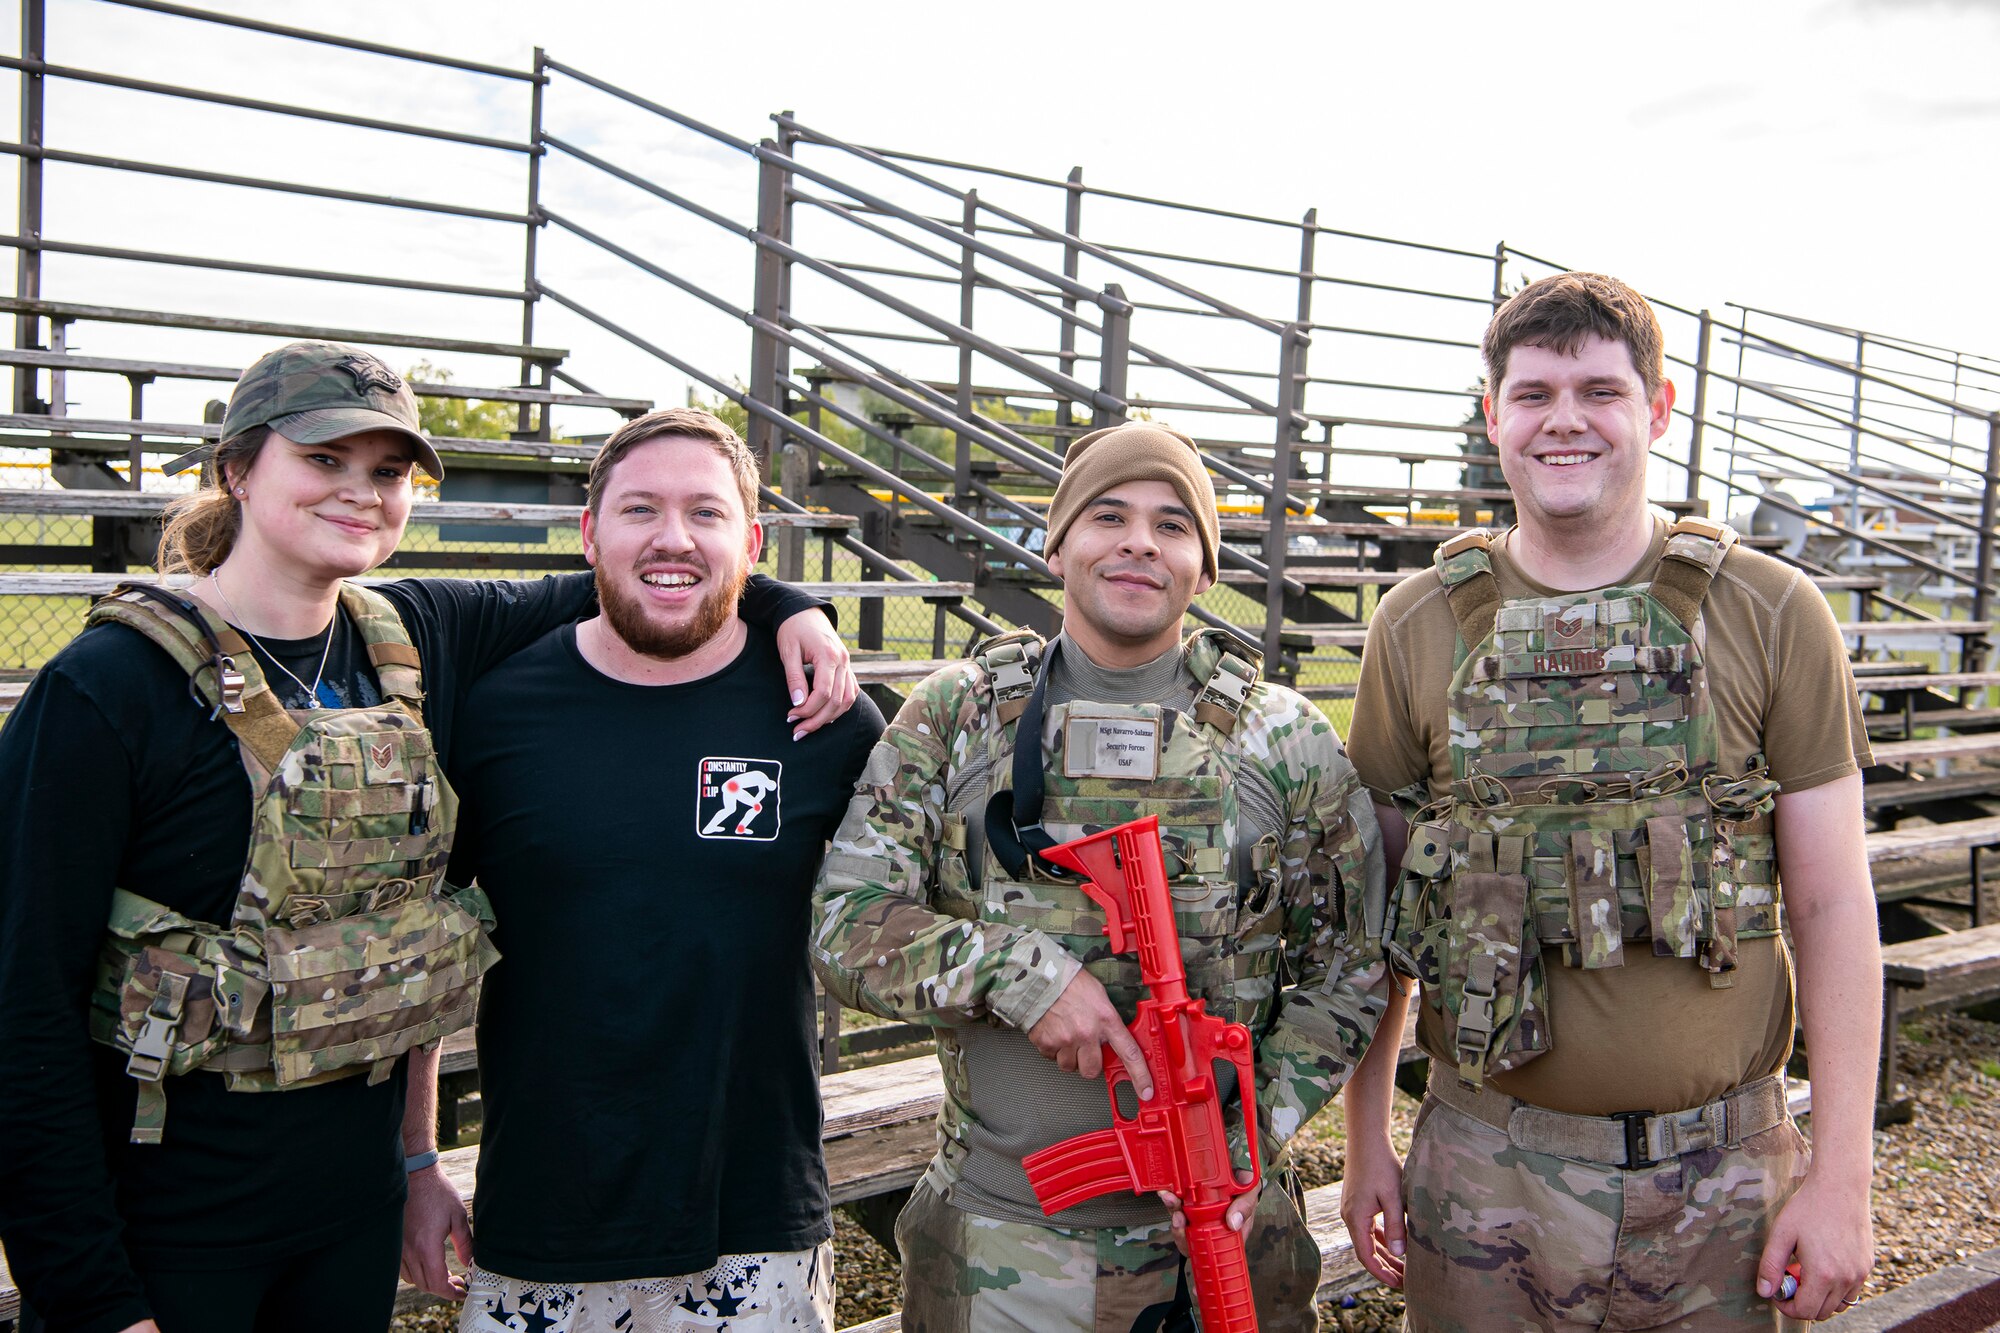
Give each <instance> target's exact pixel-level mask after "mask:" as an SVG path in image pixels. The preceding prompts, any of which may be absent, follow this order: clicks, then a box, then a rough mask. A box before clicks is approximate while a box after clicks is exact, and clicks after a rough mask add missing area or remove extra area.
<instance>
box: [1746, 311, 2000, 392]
mask: <svg viewBox="0 0 2000 1333" xmlns="http://www.w3.org/2000/svg"><path fill="white" fill-rule="evenodd" d="M1723 304H1724V305H1726V306H1728V307H1729V308H1730V309H1732V310H1741V311H1744V312H1746V313H1748V314H1752V315H1763V316H1765V317H1766V318H1769V319H1782V320H1784V321H1785V322H1786V323H1788V324H1798V325H1801V326H1802V327H1805V328H1809V329H1818V330H1820V331H1821V332H1822V333H1837V334H1840V335H1841V336H1843V337H1847V338H1866V339H1868V340H1869V341H1871V342H1877V343H1880V344H1882V345H1883V346H1884V347H1895V348H1899V349H1901V350H1903V351H1906V352H1908V353H1909V354H1910V355H1912V356H1925V357H1926V359H1927V360H1932V361H1945V358H1944V357H1942V356H1935V355H1927V354H1929V353H1937V352H1949V353H1951V354H1952V356H1953V357H1954V358H1962V357H1970V358H1972V359H1973V360H1976V361H1984V362H1986V363H1987V364H1988V365H1991V366H1993V367H1994V369H1993V370H1990V371H1989V370H1985V369H1984V368H1979V367H1975V369H1979V371H1980V373H1981V374H1991V375H2000V358H1995V357H1990V356H1986V355H1984V354H1983V353H1979V352H1966V351H1961V350H1960V349H1958V348H1956V347H1945V346H1943V345H1942V344H1939V343H1927V342H1924V341H1922V340H1920V339H1916V338H1905V337H1902V336H1901V335H1899V334H1893V333H1873V332H1870V331H1869V330H1867V329H1852V328H1848V327H1847V326H1846V325H1844V324H1832V323H1828V322H1827V321H1825V320H1818V319H1807V318H1806V317H1804V316H1803V315H1788V314H1786V313H1785V312H1784V311H1782V310H1767V309H1765V308H1763V307H1762V306H1754V305H1745V304H1743V303H1742V302H1740V301H1725V302H1723ZM1946 364H1948V365H1949V364H1952V362H1948V361H1947V362H1946Z"/></svg>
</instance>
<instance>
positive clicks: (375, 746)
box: [361, 734, 410, 787]
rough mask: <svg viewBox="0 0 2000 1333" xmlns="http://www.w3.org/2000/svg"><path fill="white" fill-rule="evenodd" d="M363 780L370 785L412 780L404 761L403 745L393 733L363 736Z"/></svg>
mask: <svg viewBox="0 0 2000 1333" xmlns="http://www.w3.org/2000/svg"><path fill="white" fill-rule="evenodd" d="M361 753H362V760H363V762H362V766H361V770H362V773H363V775H364V776H363V779H362V780H363V781H364V782H366V783H367V784H368V785H369V786H371V787H375V786H380V785H382V784H384V783H406V782H408V781H409V780H410V774H409V770H408V768H407V767H406V766H405V765H404V763H403V747H402V746H401V745H399V744H398V743H397V741H396V737H395V736H394V735H393V734H391V735H387V736H363V737H362V738H361Z"/></svg>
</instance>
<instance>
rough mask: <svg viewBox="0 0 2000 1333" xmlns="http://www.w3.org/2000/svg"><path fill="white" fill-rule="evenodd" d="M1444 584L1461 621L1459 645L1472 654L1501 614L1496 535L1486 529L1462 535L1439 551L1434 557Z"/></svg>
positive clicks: (1454, 616)
mask: <svg viewBox="0 0 2000 1333" xmlns="http://www.w3.org/2000/svg"><path fill="white" fill-rule="evenodd" d="M1433 560H1434V561H1435V563H1436V565H1437V572H1438V578H1439V580H1440V581H1442V582H1443V584H1444V595H1445V603H1446V605H1448V606H1450V607H1451V615H1452V619H1453V620H1456V621H1457V622H1458V638H1459V642H1461V643H1462V644H1464V645H1465V650H1466V651H1467V652H1470V651H1471V650H1472V649H1473V648H1475V647H1477V646H1478V645H1479V644H1481V643H1484V642H1485V641H1486V639H1487V638H1488V637H1489V636H1491V635H1492V633H1493V623H1494V620H1495V618H1496V617H1497V616H1498V615H1499V614H1500V580H1499V579H1498V578H1497V577H1496V576H1495V575H1494V573H1493V534H1492V533H1490V532H1488V531H1486V529H1484V528H1474V529H1472V530H1471V531H1470V532H1462V533H1460V534H1459V535H1458V536H1456V537H1453V538H1452V539H1451V540H1450V541H1448V542H1445V543H1443V544H1442V545H1440V546H1439V547H1438V548H1437V554H1436V555H1435V556H1434V557H1433Z"/></svg>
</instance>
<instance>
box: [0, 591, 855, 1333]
mask: <svg viewBox="0 0 2000 1333" xmlns="http://www.w3.org/2000/svg"><path fill="white" fill-rule="evenodd" d="M376 590H377V591H378V592H380V593H382V594H383V595H384V596H385V597H387V598H388V599H389V600H390V601H391V602H392V603H393V604H394V605H395V607H396V610H397V611H398V613H399V614H400V615H401V617H402V620H403V624H404V627H405V629H406V630H407V631H408V633H409V635H410V638H411V641H412V642H413V643H414V644H415V645H416V647H417V649H418V651H419V653H420V654H421V655H422V658H423V674H424V688H425V692H426V698H425V704H424V709H425V721H426V722H427V724H428V725H429V727H430V729H431V732H432V735H433V738H434V740H435V743H436V746H437V750H438V752H439V754H440V755H442V756H444V760H445V767H446V773H447V777H448V776H449V773H450V766H451V757H450V756H451V746H452V740H451V738H452V727H453V722H454V720H455V718H456V715H457V713H458V710H459V707H460V705H461V703H462V701H463V699H464V696H465V694H466V692H467V690H468V689H469V688H470V686H471V684H472V683H473V682H474V681H475V680H477V679H478V678H479V676H481V675H482V674H483V673H484V672H485V671H487V670H488V669H489V668H490V667H492V666H494V665H495V664H497V663H498V662H500V661H502V660H503V659H505V658H506V657H508V656H509V655H510V654H512V653H514V652H515V651H517V650H519V649H520V648H522V647H524V646H526V645H528V644H530V643H532V642H534V641H535V640H536V639H537V638H539V637H541V636H542V635H543V634H544V633H546V632H547V631H548V630H549V629H551V628H552V627H554V626H556V625H559V624H563V623H565V622H568V621H571V620H574V619H576V618H577V617H579V616H580V615H582V614H584V613H586V612H587V611H588V610H589V609H590V607H591V606H592V603H593V600H594V594H593V591H592V580H591V576H590V575H588V574H575V575H565V576H560V577H555V578H547V579H542V580H538V581H535V582H529V583H509V582H500V581H475V580H468V579H408V580H400V581H397V582H393V583H387V584H380V585H377V587H376ZM815 605H820V603H817V602H815V601H813V600H812V599H810V598H807V597H805V596H804V595H803V594H799V593H797V592H795V591H793V590H791V589H788V588H786V587H785V586H784V585H782V584H777V583H774V582H772V581H770V580H768V579H763V578H757V579H754V580H753V581H752V583H751V585H750V587H749V588H748V589H747V590H746V593H745V597H744V602H743V607H742V609H743V613H744V615H745V616H746V617H747V618H749V619H751V620H753V621H756V622H758V623H761V624H769V625H775V624H777V623H779V622H780V621H781V620H782V619H783V618H784V617H785V616H787V615H789V614H791V613H793V612H796V611H798V610H802V609H805V608H807V607H809V606H815ZM326 643H327V641H326V639H325V637H324V636H321V635H314V636H313V637H311V638H310V639H307V640H292V641H286V640H275V641H274V640H265V641H264V645H263V646H264V647H266V648H268V649H269V650H270V656H268V657H267V656H265V655H264V654H262V653H260V654H259V659H260V660H259V665H260V666H261V667H262V669H263V671H264V673H265V675H266V677H267V678H268V679H269V680H270V682H271V684H272V687H273V689H275V690H277V691H278V693H279V695H280V697H281V699H282V701H283V702H284V703H285V704H286V706H288V707H302V706H304V702H305V700H304V691H303V689H301V688H300V687H299V686H298V685H296V684H294V683H293V682H292V681H291V680H290V679H288V678H287V676H286V675H285V673H284V672H283V671H279V670H275V669H273V666H272V659H273V658H275V660H276V661H277V662H279V663H281V664H282V665H283V666H284V667H286V668H288V669H289V670H290V671H291V672H292V673H293V674H294V675H296V676H297V677H299V678H300V679H301V680H303V681H305V682H308V683H310V682H312V681H313V680H314V679H315V676H314V673H315V672H316V671H318V670H319V668H320V660H321V653H322V647H323V645H326ZM325 652H326V665H325V672H324V677H323V680H324V685H323V688H322V697H323V698H324V697H326V696H328V695H330V696H331V697H332V699H333V700H334V701H336V702H338V703H339V705H340V706H342V707H360V706H366V705H369V704H371V703H375V702H378V701H379V699H380V693H379V688H378V686H377V683H376V680H375V676H374V673H373V671H372V670H371V669H370V668H369V666H368V659H367V651H366V647H365V645H364V643H363V642H362V639H361V636H360V634H359V632H358V631H356V630H355V629H354V627H353V625H352V624H351V623H350V622H349V621H348V620H347V618H346V617H345V616H336V617H335V621H334V631H333V636H332V642H331V644H330V646H327V647H326V648H325ZM548 702H549V706H550V707H552V708H560V707H561V703H560V701H558V700H550V701H548ZM780 703H782V700H781V701H780ZM253 795H254V793H252V792H251V790H250V784H249V778H248V775H247V774H246V772H245V770H244V768H243V762H242V760H241V758H240V757H239V754H238V750H237V747H236V743H235V741H234V739H233V737H232V735H231V733H230V732H229V730H228V728H227V727H226V726H225V725H224V724H223V723H222V722H221V721H219V720H213V721H212V720H210V718H209V709H208V707H207V706H206V705H198V704H197V703H196V702H195V701H194V700H193V699H192V697H191V696H190V693H189V690H188V681H187V677H186V676H185V675H183V674H182V673H181V671H180V669H179V668H178V667H176V666H175V665H174V664H173V662H172V661H171V659H169V658H168V656H167V655H166V654H165V653H164V652H162V651H161V650H160V649H159V648H158V647H156V646H155V645H153V644H152V643H150V642H149V641H147V640H146V639H145V638H143V637H142V636H141V635H139V634H138V633H137V632H135V631H133V630H130V629H127V628H125V627H123V626H120V625H103V626H98V627H94V628H92V629H89V630H87V631H85V632H84V633H83V634H81V635H79V636H78V637H77V638H76V639H75V640H74V641H73V642H72V643H71V644H69V646H67V647H66V648H64V649H63V650H62V651H61V652H60V653H58V654H57V655H56V657H55V658H54V659H52V660H51V661H50V662H49V663H48V665H47V666H46V667H44V668H43V670H42V671H41V673H40V674H39V675H38V676H37V677H36V678H35V680H34V682H33V684H31V685H30V686H29V688H28V690H27V691H26V692H25V694H24V695H23V697H22V699H21V702H20V705H19V706H18V707H17V708H16V709H15V711H14V714H13V716H12V717H11V718H10V719H9V720H8V722H7V724H6V726H5V728H4V729H0V1016H4V1017H0V1033H4V1036H0V1241H4V1243H5V1246H6V1251H7V1257H8V1263H9V1266H10V1267H11V1269H12V1271H13V1276H14V1280H15V1282H16V1283H17V1284H18V1285H19V1287H20V1289H21V1292H22V1296H23V1298H24V1301H25V1303H26V1304H27V1305H28V1306H30V1307H31V1308H33V1309H34V1310H35V1311H36V1313H37V1314H38V1315H40V1316H41V1317H42V1318H43V1320H45V1321H46V1322H47V1324H48V1325H49V1327H50V1328H51V1330H59V1331H62V1333H70V1331H72V1330H73V1331H74V1333H100V1331H109V1330H117V1329H122V1328H124V1327H125V1326H127V1325H129V1324H131V1323H134V1322H136V1321H138V1320H141V1319H144V1318H147V1317H148V1314H149V1312H148V1310H147V1306H146V1303H145V1299H144V1296H143V1293H142V1289H141V1285H140V1281H139V1278H138V1276H137V1271H136V1270H137V1269H138V1268H141V1267H159V1268H175V1269H204V1268H225V1267H232V1266H237V1265H243V1264H251V1263H258V1262H263V1261H265V1260H268V1259H271V1258H276V1257H280V1256H282V1255H284V1254H286V1253H291V1252H297V1251H302V1250H305V1249H309V1248H312V1247H315V1246H317V1245H320V1244H323V1243H325V1242H326V1241H327V1240H329V1239H330V1238H332V1237H334V1236H336V1235H338V1234H339V1233H340V1232H341V1231H342V1230H343V1229H344V1228H345V1227H347V1226H349V1225H351V1224H353V1223H354V1222H355V1221H356V1220H357V1219H359V1218H362V1217H364V1216H367V1215H370V1214H372V1213H375V1212H377V1211H379V1210H380V1209H381V1208H383V1207H386V1206H388V1205H389V1204H390V1203H391V1202H392V1201H394V1200H396V1199H398V1198H400V1196H401V1194H402V1192H403V1188H404V1174H403V1170H402V1161H401V1155H402V1149H401V1138H400V1129H401V1124H402V1112H403V1098H404V1090H405V1089H404V1077H403V1072H402V1067H401V1064H400V1063H399V1064H398V1066H397V1070H396V1073H395V1076H394V1077H392V1078H390V1079H388V1080H386V1081H385V1082H383V1083H381V1084H378V1085H376V1086H375V1087H369V1086H368V1085H367V1083H366V1081H365V1080H363V1079H358V1078H356V1079H343V1080H340V1081H338V1082H335V1083H331V1084H326V1085H323V1086H319V1087H311V1088H304V1089H299V1090H295V1091H287V1092H281V1093H265V1094H246V1093H234V1094H232V1093H229V1092H227V1091H226V1090H225V1088H224V1086H223V1079H222V1076H221V1075H219V1074H209V1073H203V1072H200V1071H197V1072H195V1073H192V1074H188V1075H184V1076H182V1077H179V1078H174V1079H170V1080H168V1082H167V1085H166V1090H167V1120H166V1135H165V1142H164V1143H162V1144H159V1145H155V1146H141V1145H133V1144H131V1143H129V1142H128V1141H127V1140H128V1137H129V1133H130V1128H131V1123H132V1112H133V1103H134V1099H135V1096H136V1087H137V1085H136V1082H135V1081H134V1080H133V1079H131V1078H130V1077H128V1076H127V1075H126V1074H125V1072H124V1064H125V1060H124V1057H123V1056H122V1055H121V1054H119V1053H117V1052H114V1051H112V1050H110V1049H109V1048H107V1047H103V1046H99V1045H95V1044H94V1043H92V1042H90V1040H89V1038H88V1026H87V1015H88V1006H89V995H90V991H91V987H92V985H93V983H94V980H95V970H96V960H97V955H98V949H99V946H100V944H101V942H102V939H103V936H104V930H105V922H106V920H107V919H108V917H109V914H110V902H111V895H112V891H113V889H114V888H118V887H123V888H127V889H130V890H131V891H133V892H135V893H139V894H142V895H144V896H145V897H148V898H151V899H153V900H155V901H157V902H160V903H163V904H165V905H167V906H169V907H171V908H173V909H175V910H176V911H179V912H181V913H183V914H184V915H186V916H189V917H191V918H194V919H196V920H205V921H214V922H227V921H228V920H229V916H230V911H231V908H232V905H233V904H234V902H235V900H236V895H237V889H238V885H239V884H240V882H241V879H242V874H243V865H244V854H245V849H246V848H247V847H248V845H249V838H250V817H251V810H252V798H253Z"/></svg>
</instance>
